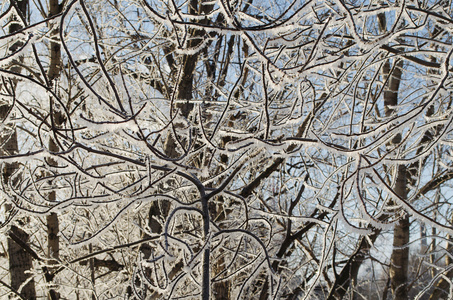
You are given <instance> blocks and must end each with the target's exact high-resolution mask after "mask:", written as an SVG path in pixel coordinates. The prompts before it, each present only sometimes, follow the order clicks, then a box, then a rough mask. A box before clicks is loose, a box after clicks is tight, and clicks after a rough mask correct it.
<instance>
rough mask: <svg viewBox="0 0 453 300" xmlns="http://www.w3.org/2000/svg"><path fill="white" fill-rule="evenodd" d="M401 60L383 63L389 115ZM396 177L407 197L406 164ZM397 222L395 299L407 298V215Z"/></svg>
mask: <svg viewBox="0 0 453 300" xmlns="http://www.w3.org/2000/svg"><path fill="white" fill-rule="evenodd" d="M402 67H403V63H402V61H398V62H396V66H395V67H394V70H393V72H391V71H390V62H386V63H385V65H384V76H386V77H388V76H390V78H388V89H387V90H386V91H385V92H384V106H385V115H386V116H387V117H390V116H392V115H393V112H394V109H393V107H396V106H397V104H398V91H399V86H400V82H401V77H402ZM401 139H402V137H401V133H397V134H396V135H395V137H394V138H393V139H392V142H391V145H390V147H394V146H396V145H398V144H399V143H400V142H401ZM394 176H395V177H396V181H395V186H394V191H395V193H396V194H397V195H398V196H399V197H401V198H402V199H406V198H407V181H408V176H407V170H406V166H404V165H399V166H398V167H397V168H396V170H395V173H394ZM402 213H403V214H404V216H402V218H401V220H400V221H399V223H397V224H396V225H395V228H394V232H393V250H392V256H391V258H390V282H391V289H392V294H393V299H395V300H406V299H408V298H407V297H408V290H407V280H408V275H407V272H408V265H409V248H408V247H407V245H408V243H409V235H410V231H409V228H410V221H409V216H408V215H406V214H405V213H404V212H402Z"/></svg>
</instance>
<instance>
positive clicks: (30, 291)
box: [0, 0, 36, 299]
mask: <svg viewBox="0 0 453 300" xmlns="http://www.w3.org/2000/svg"><path fill="white" fill-rule="evenodd" d="M11 5H14V6H15V8H16V10H17V12H18V13H19V14H21V17H22V18H24V19H25V17H26V15H27V11H28V0H22V1H17V0H11ZM21 27H22V26H21V25H20V24H18V23H13V24H11V25H10V26H9V33H14V32H16V31H18V30H20V29H21ZM21 46H22V42H20V41H18V42H16V43H14V44H13V45H12V46H11V47H10V51H11V52H14V51H16V50H17V49H18V48H19V47H21ZM11 70H12V71H14V72H20V70H21V69H20V67H17V66H14V65H13V66H12V67H11ZM14 88H15V86H11V89H14ZM10 109H11V107H10V106H9V105H8V104H4V105H1V106H0V120H1V121H3V122H4V121H5V119H6V118H7V117H8V114H9V113H10ZM13 126H14V125H12V128H11V134H10V135H7V136H6V137H5V138H4V139H3V140H2V141H1V142H2V144H3V147H2V151H3V152H6V153H8V154H16V153H18V152H19V151H18V149H19V146H18V143H17V133H16V128H14V127H13ZM18 167H19V165H18V164H17V163H11V164H4V169H3V170H2V177H3V178H2V180H3V184H4V185H9V184H11V185H13V186H14V184H15V183H14V182H9V181H10V179H11V176H12V174H13V173H14V172H15V171H16V170H17V169H18ZM10 209H11V207H7V210H10ZM18 222H19V221H18ZM9 235H14V236H15V237H17V238H18V239H20V240H21V241H23V242H24V243H28V240H29V238H30V236H29V235H28V233H26V232H25V231H24V230H22V229H21V228H19V227H17V226H15V225H12V226H11V228H10V232H9ZM7 245H8V261H9V272H10V276H11V287H12V288H13V289H14V290H16V291H17V292H18V293H19V294H20V295H21V296H22V297H23V298H24V299H36V290H35V282H34V279H33V275H32V274H30V273H29V272H30V271H32V270H33V259H32V257H31V256H30V254H29V253H28V252H27V251H26V250H25V249H24V248H23V247H21V246H20V245H19V244H18V243H16V242H15V241H13V240H12V239H11V238H8V243H7ZM24 283H26V284H25V285H23V284H24ZM22 285H23V287H22V288H21V289H20V290H19V288H20V287H21V286H22Z"/></svg>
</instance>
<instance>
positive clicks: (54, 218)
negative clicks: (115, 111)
mask: <svg viewBox="0 0 453 300" xmlns="http://www.w3.org/2000/svg"><path fill="white" fill-rule="evenodd" d="M62 8H63V7H62V5H60V4H59V3H58V0H49V17H51V16H54V15H56V14H58V13H60V12H61V11H62ZM51 36H52V41H51V42H50V49H49V50H50V64H49V69H48V71H47V77H48V80H49V84H50V85H52V84H57V83H56V82H55V80H56V79H57V78H58V77H59V76H60V71H61V46H60V43H59V42H58V41H56V40H57V39H58V37H59V35H58V30H57V29H54V30H53V31H52V35H51ZM51 101H52V100H51ZM52 118H53V122H52V124H53V125H54V126H55V127H57V128H56V129H58V128H60V127H61V126H62V125H63V123H64V122H65V118H64V117H63V116H62V114H61V113H60V110H57V112H56V113H55V114H54V115H53V116H52ZM59 150H60V149H59V147H58V144H57V142H56V141H55V140H54V139H53V138H50V140H49V151H50V152H58V151H59ZM50 163H55V162H53V161H52V162H50ZM55 164H56V163H55ZM56 200H57V199H56V192H55V191H51V192H50V193H49V201H56ZM46 221H47V251H48V254H47V255H48V257H49V258H51V259H50V260H49V263H50V264H51V265H56V264H58V260H59V256H60V238H59V236H58V234H59V231H60V230H59V221H58V215H57V214H56V213H51V214H50V215H48V216H47V217H46ZM54 269H55V268H52V266H50V268H49V270H50V271H52V270H54ZM49 297H50V299H53V300H56V299H59V298H60V295H59V293H58V292H57V291H56V290H55V289H54V288H52V287H51V288H50V290H49Z"/></svg>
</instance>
